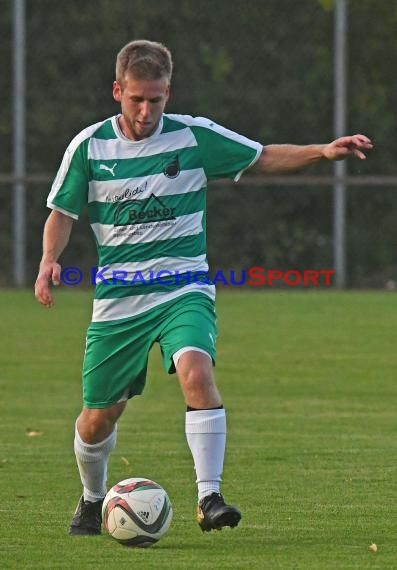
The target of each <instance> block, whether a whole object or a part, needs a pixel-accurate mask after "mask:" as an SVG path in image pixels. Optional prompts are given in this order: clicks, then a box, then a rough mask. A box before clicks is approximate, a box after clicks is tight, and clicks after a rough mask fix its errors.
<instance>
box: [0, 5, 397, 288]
mask: <svg viewBox="0 0 397 570" xmlns="http://www.w3.org/2000/svg"><path fill="white" fill-rule="evenodd" d="M0 7H1V9H2V13H3V19H2V21H1V23H0V27H1V30H0V31H1V32H2V33H1V36H0V37H1V38H2V39H0V47H1V48H2V49H1V53H2V55H1V57H2V58H3V61H0V63H2V64H3V65H2V67H3V69H4V70H5V71H6V73H5V74H4V77H6V76H7V74H8V76H9V77H10V83H11V84H12V86H13V88H12V90H11V89H9V88H8V89H6V88H5V87H6V82H5V81H3V82H2V88H0V102H1V104H2V108H3V113H2V118H1V123H0V129H1V130H0V137H1V141H2V144H1V146H2V148H3V149H4V152H3V153H2V156H1V157H0V247H1V252H2V267H1V269H0V284H4V285H10V284H14V285H17V286H25V285H30V284H31V282H32V281H33V279H34V276H35V273H36V268H37V264H38V262H39V259H40V247H41V235H42V227H43V223H44V220H45V218H46V216H47V212H46V209H45V207H44V204H45V197H46V195H47V193H48V191H49V187H50V183H51V180H52V179H53V177H54V174H55V172H56V168H57V166H58V164H59V162H60V159H61V156H62V154H63V152H64V149H65V147H66V145H67V143H68V142H69V140H70V139H71V138H72V137H73V136H74V135H75V134H76V132H78V131H79V130H81V129H82V128H84V127H85V126H87V125H88V124H90V122H91V123H92V122H95V121H96V120H100V119H101V118H103V117H105V116H107V115H110V114H114V113H115V112H117V109H116V107H115V106H114V102H112V100H111V97H110V86H111V82H112V79H113V60H114V58H115V54H116V52H117V51H118V49H120V47H121V46H122V45H123V44H124V43H126V42H127V41H129V40H130V39H132V38H136V37H148V38H149V39H156V40H159V41H163V42H164V43H165V44H166V45H168V46H169V47H171V49H172V51H173V53H174V60H175V78H174V83H173V95H172V99H171V103H170V110H171V111H174V112H182V113H189V114H197V115H207V116H211V117H212V118H214V119H215V120H217V121H218V122H220V123H222V124H224V125H225V126H228V127H229V128H232V129H235V130H237V131H238V132H242V133H243V134H246V135H248V136H250V137H252V138H254V139H256V140H260V141H261V142H263V143H264V144H266V143H273V142H275V143H280V142H281V143H282V142H293V143H308V142H326V141H328V140H330V139H332V138H333V137H336V136H340V135H341V134H343V133H347V132H353V131H364V132H365V133H366V134H369V135H370V136H371V137H373V138H374V139H375V143H376V145H377V149H378V150H376V151H375V152H374V153H373V156H371V157H370V159H369V161H368V162H367V163H365V164H357V163H353V162H351V163H349V164H346V163H345V162H341V163H336V164H335V165H334V169H333V170H332V168H330V165H321V166H319V167H318V168H317V167H316V169H315V170H314V169H312V170H310V171H309V172H306V173H304V174H300V175H292V176H288V177H255V178H252V177H250V176H249V175H247V176H246V177H245V178H244V179H243V181H242V183H241V184H240V185H239V187H236V188H231V187H230V183H225V182H223V183H222V182H221V183H212V184H211V186H210V191H209V193H208V209H209V228H208V233H209V256H210V259H211V261H212V263H213V264H215V265H216V266H217V267H219V268H225V267H236V266H240V267H244V266H246V265H247V264H248V265H250V264H256V265H258V264H261V265H265V266H267V267H270V266H272V267H273V268H282V267H284V268H287V267H288V268H296V269H303V268H310V267H318V268H320V267H322V268H330V267H334V268H335V269H336V270H337V273H336V275H337V277H336V280H335V285H336V286H339V287H344V286H345V285H346V284H347V285H354V286H360V285H362V286H377V287H382V286H385V285H386V286H388V287H393V283H394V281H397V270H396V269H395V244H396V242H397V232H396V229H395V224H394V212H395V211H396V207H397V200H396V199H395V196H394V189H395V186H396V185H397V177H396V172H395V170H396V169H395V166H394V154H395V150H396V149H395V146H396V138H395V136H394V135H395V134H396V133H395V130H396V126H395V119H394V102H393V97H392V95H391V92H392V90H393V88H394V81H395V79H394V78H393V77H392V74H391V73H389V72H390V69H391V66H392V62H393V57H394V52H395V51H396V48H395V47H394V43H395V42H394V37H395V35H394V34H395V32H396V31H397V2H395V1H394V0H379V2H377V3H376V5H375V4H374V3H373V2H371V1H369V0H362V1H360V2H355V1H354V0H351V1H350V2H348V1H347V0H299V1H296V0H277V1H276V0H268V1H267V2H263V1H260V0H250V1H249V2H245V1H243V0H235V2H229V1H225V0H212V1H209V0H203V1H201V2H197V1H194V0H172V1H171V0H161V1H160V0H158V1H154V0H153V1H147V2H143V1H140V0H136V1H133V0H132V1H129V0H113V2H109V1H108V0H98V1H95V2H94V1H91V2H90V1H88V2H86V3H85V4H84V5H81V3H80V2H77V0H70V1H69V2H68V3H67V4H64V5H61V6H60V5H59V4H56V3H54V2H52V1H50V0H8V1H7V0H0ZM379 36H381V37H382V48H383V49H382V52H381V53H379ZM11 78H12V80H11ZM258 193H260V198H259V199H258ZM258 200H259V202H261V203H262V205H263V210H261V209H260V208H259V209H258ZM254 205H255V207H254ZM242 211H245V212H246V215H245V216H244V219H249V220H250V222H249V223H246V225H245V226H244V224H241V215H240V213H241V212H242ZM237 224H238V228H239V229H238V231H236V227H237ZM75 233H76V235H75V236H73V239H72V242H71V244H70V248H69V250H68V251H67V252H66V253H65V262H66V263H68V260H70V261H71V262H73V260H75V259H78V260H80V261H81V262H82V263H83V264H86V265H87V266H88V265H93V264H94V263H95V261H94V260H95V253H94V251H93V246H92V242H91V241H90V236H89V232H88V229H87V227H86V225H85V220H83V223H82V224H80V225H79V227H78V231H77V232H75Z"/></svg>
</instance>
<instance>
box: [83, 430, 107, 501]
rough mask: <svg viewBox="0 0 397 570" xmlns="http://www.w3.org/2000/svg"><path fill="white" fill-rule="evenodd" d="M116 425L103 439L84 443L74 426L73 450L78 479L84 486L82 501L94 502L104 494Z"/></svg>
mask: <svg viewBox="0 0 397 570" xmlns="http://www.w3.org/2000/svg"><path fill="white" fill-rule="evenodd" d="M116 436H117V426H114V430H113V431H112V433H111V434H110V435H109V436H108V437H107V438H106V439H104V440H103V441H100V442H99V443H95V444H93V445H91V444H89V443H85V442H84V441H83V440H82V439H81V437H80V434H79V432H78V431H77V427H76V428H75V437H74V452H75V454H76V460H77V466H78V468H79V473H80V479H81V482H82V484H83V487H84V501H90V502H92V503H94V502H95V501H99V500H101V499H103V498H104V496H105V495H106V480H107V464H108V457H109V455H110V453H111V451H112V450H113V449H114V447H115V445H116Z"/></svg>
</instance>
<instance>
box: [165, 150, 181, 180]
mask: <svg viewBox="0 0 397 570" xmlns="http://www.w3.org/2000/svg"><path fill="white" fill-rule="evenodd" d="M180 171H181V168H180V166H179V158H178V155H175V156H171V157H169V158H168V159H167V160H166V159H163V174H164V175H165V176H166V177H167V178H176V177H177V176H179V173H180Z"/></svg>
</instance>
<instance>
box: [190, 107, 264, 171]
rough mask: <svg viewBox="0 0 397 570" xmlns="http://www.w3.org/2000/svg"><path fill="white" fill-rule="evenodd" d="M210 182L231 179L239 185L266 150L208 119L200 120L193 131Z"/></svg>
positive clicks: (193, 127)
mask: <svg viewBox="0 0 397 570" xmlns="http://www.w3.org/2000/svg"><path fill="white" fill-rule="evenodd" d="M191 129H192V131H193V133H194V136H195V137H196V140H197V144H198V145H199V149H200V155H201V158H202V160H203V167H204V171H205V173H206V176H207V178H208V179H216V178H232V179H233V180H234V181H235V182H237V181H238V180H239V178H240V176H241V175H242V173H243V172H244V170H246V169H247V168H249V167H250V166H252V165H253V164H254V163H255V162H256V161H257V160H258V158H259V156H260V154H261V152H262V148H263V146H262V145H261V144H260V143H258V142H255V141H253V140H251V139H248V138H247V137H244V136H242V135H239V134H238V133H235V132H233V131H230V130H229V129H226V128H224V127H222V126H220V125H218V124H216V123H214V122H213V121H211V120H209V119H204V118H201V117H200V118H198V119H197V123H196V124H195V125H194V126H192V127H191Z"/></svg>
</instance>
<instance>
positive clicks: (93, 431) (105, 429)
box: [76, 402, 125, 445]
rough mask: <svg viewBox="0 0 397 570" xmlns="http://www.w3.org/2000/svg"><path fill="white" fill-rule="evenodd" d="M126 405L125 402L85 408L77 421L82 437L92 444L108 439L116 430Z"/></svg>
mask: <svg viewBox="0 0 397 570" xmlns="http://www.w3.org/2000/svg"><path fill="white" fill-rule="evenodd" d="M124 407H125V403H124V402H123V403H122V405H119V404H117V405H116V406H112V407H111V408H101V409H99V408H95V409H94V408H83V410H82V412H81V414H80V415H79V417H78V418H77V421H76V427H77V430H78V432H79V435H80V437H81V439H82V440H83V441H84V442H85V443H88V444H90V445H93V444H95V443H99V442H101V441H103V440H104V439H106V438H107V437H108V436H109V435H110V434H111V433H112V431H113V430H114V426H115V424H116V422H117V420H118V418H119V417H120V415H121V413H122V411H123V409H124Z"/></svg>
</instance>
